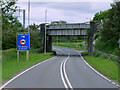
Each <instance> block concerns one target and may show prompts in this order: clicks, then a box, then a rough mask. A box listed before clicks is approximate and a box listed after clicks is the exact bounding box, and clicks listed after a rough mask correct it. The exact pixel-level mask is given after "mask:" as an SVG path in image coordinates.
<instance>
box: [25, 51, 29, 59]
mask: <svg viewBox="0 0 120 90" xmlns="http://www.w3.org/2000/svg"><path fill="white" fill-rule="evenodd" d="M26 55H27V56H26V61H28V60H29V50H27V52H26Z"/></svg>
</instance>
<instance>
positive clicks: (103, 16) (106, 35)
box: [93, 1, 120, 56]
mask: <svg viewBox="0 0 120 90" xmlns="http://www.w3.org/2000/svg"><path fill="white" fill-rule="evenodd" d="M111 7H112V8H111V9H109V10H106V11H100V12H99V13H96V14H95V16H94V18H93V20H94V21H97V22H98V23H99V25H98V30H99V32H97V34H96V35H95V39H96V44H95V49H97V50H99V51H102V52H106V53H109V54H114V55H117V56H120V49H119V45H118V40H119V38H120V1H119V2H116V3H113V4H111Z"/></svg>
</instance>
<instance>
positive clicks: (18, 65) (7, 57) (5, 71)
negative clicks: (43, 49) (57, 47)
mask: <svg viewBox="0 0 120 90" xmlns="http://www.w3.org/2000/svg"><path fill="white" fill-rule="evenodd" d="M16 54H17V52H16V50H15V49H9V50H3V54H2V57H3V59H2V81H4V80H9V79H10V78H11V77H13V76H14V75H15V74H16V73H19V72H21V71H22V70H24V69H26V68H28V67H30V66H32V65H34V64H36V63H38V62H41V61H43V60H45V59H48V58H50V57H52V56H51V54H52V53H46V54H44V53H33V52H30V53H29V61H28V62H27V61H26V52H25V51H22V52H20V61H19V62H17V55H16Z"/></svg>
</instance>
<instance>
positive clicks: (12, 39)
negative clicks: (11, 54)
mask: <svg viewBox="0 0 120 90" xmlns="http://www.w3.org/2000/svg"><path fill="white" fill-rule="evenodd" d="M15 4H16V2H13V1H9V0H5V1H3V0H2V1H0V6H1V10H2V14H1V16H2V49H9V48H15V47H16V33H17V32H21V31H22V30H23V27H22V24H21V23H20V22H19V20H18V18H17V16H14V14H15V13H16V11H17V6H16V5H15Z"/></svg>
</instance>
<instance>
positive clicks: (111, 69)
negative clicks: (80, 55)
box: [84, 55, 120, 83]
mask: <svg viewBox="0 0 120 90" xmlns="http://www.w3.org/2000/svg"><path fill="white" fill-rule="evenodd" d="M84 58H85V60H86V61H87V62H88V63H89V64H90V65H92V66H93V67H94V68H95V69H97V70H98V71H99V72H101V73H102V74H104V75H105V76H107V77H108V78H110V79H112V80H115V81H117V82H118V65H117V64H115V62H113V61H112V60H110V59H108V58H106V59H105V58H104V57H102V56H99V57H95V56H90V55H88V56H84ZM119 83H120V82H119Z"/></svg>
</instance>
